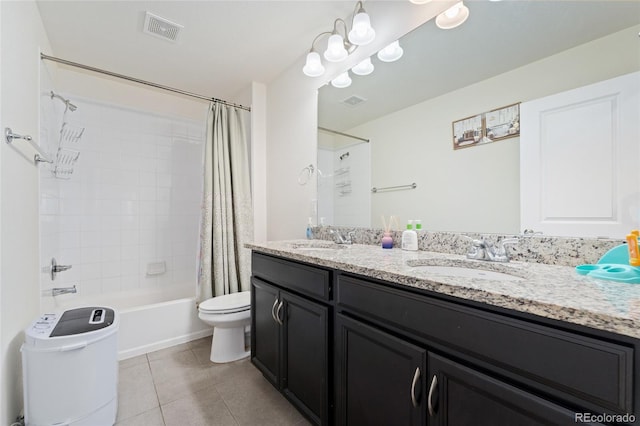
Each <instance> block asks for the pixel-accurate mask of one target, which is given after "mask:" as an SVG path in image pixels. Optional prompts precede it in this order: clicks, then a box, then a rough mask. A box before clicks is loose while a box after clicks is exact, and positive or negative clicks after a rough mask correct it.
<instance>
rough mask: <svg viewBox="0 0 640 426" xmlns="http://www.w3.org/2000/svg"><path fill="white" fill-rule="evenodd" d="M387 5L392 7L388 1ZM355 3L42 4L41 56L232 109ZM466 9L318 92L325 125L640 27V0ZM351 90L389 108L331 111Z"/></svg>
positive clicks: (44, 0) (474, 0)
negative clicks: (459, 21) (47, 46)
mask: <svg viewBox="0 0 640 426" xmlns="http://www.w3.org/2000/svg"><path fill="white" fill-rule="evenodd" d="M369 1H370V2H374V1H375V2H378V1H380V2H384V1H383V0H369ZM385 1H386V0H385ZM394 1H395V2H396V3H397V4H396V5H393V4H392V2H394ZM355 3H356V2H355V1H351V0H340V1H326V0H324V1H313V0H288V1H276V0H273V1H271V0H252V1H243V0H231V1H221V0H206V1H186V0H174V1H167V0H159V1H79V0H76V1H57V0H39V1H38V2H37V4H38V7H39V10H40V14H41V17H42V21H43V24H44V27H45V31H46V32H47V35H48V38H49V41H50V43H51V47H52V50H53V51H52V52H46V53H51V54H52V55H53V56H56V57H59V58H62V59H66V60H69V61H73V62H79V63H82V64H85V65H89V66H92V67H97V68H102V69H105V70H108V71H112V72H115V73H119V74H124V75H129V76H132V77H136V78H138V79H142V80H148V81H152V82H154V83H159V84H162V85H166V86H170V87H175V88H178V89H182V90H186V91H189V92H194V93H199V94H202V95H205V96H210V97H215V98H221V99H226V100H231V101H233V100H234V99H236V97H237V96H238V95H239V94H241V93H242V92H243V91H245V90H246V89H247V87H249V85H250V83H251V82H252V81H258V82H262V83H266V84H268V83H270V82H271V81H273V80H274V79H275V78H276V77H277V76H279V75H280V74H281V73H283V72H284V71H285V70H287V69H288V68H290V67H291V66H292V65H293V64H294V63H296V62H301V60H302V58H303V57H304V55H305V54H306V53H307V52H308V50H309V48H310V45H311V41H312V40H313V39H314V37H315V36H316V35H317V34H319V33H320V32H323V31H327V30H330V28H331V25H332V23H333V21H334V19H335V18H336V17H342V18H344V19H347V18H349V17H350V16H351V14H352V13H353V8H354V6H355ZM387 3H390V4H391V6H392V7H393V8H394V10H399V9H395V8H400V7H404V8H405V9H406V7H407V6H406V5H407V4H409V2H408V1H406V0H391V1H387ZM466 4H467V5H468V7H469V9H470V11H471V13H470V17H469V19H468V20H467V22H466V23H465V24H463V25H462V26H461V27H458V28H456V29H453V30H448V31H443V30H439V29H437V28H436V27H435V24H434V23H433V22H427V23H426V24H424V25H422V26H421V27H420V28H418V29H417V30H415V31H413V32H412V33H410V34H409V35H408V36H405V38H404V39H403V41H402V44H403V47H404V49H405V55H404V56H403V58H402V59H401V60H400V61H398V62H395V63H392V64H383V63H380V62H377V59H374V63H375V64H376V70H375V71H374V74H373V75H371V76H367V77H354V84H353V85H352V86H351V87H350V88H349V89H341V90H338V89H333V88H327V89H329V90H327V89H325V88H323V89H322V90H321V94H322V95H321V98H322V99H323V102H324V101H325V100H327V101H328V103H327V104H326V105H323V104H321V105H320V114H319V115H320V120H321V121H320V124H321V125H328V126H329V127H333V128H335V129H337V130H341V129H342V130H344V129H349V128H351V127H353V126H354V125H356V124H358V123H361V122H364V121H368V120H370V119H372V118H374V117H376V116H380V115H384V114H385V111H387V112H388V111H393V110H397V109H398V107H399V105H401V104H402V105H405V106H406V105H411V104H415V103H417V102H420V101H422V100H424V99H427V98H430V97H434V96H437V95H439V94H442V93H446V92H448V91H450V90H452V89H454V88H457V87H461V86H464V85H468V84H471V83H473V82H475V81H479V80H482V79H485V78H487V77H488V76H491V75H495V74H497V73H500V72H504V71H506V70H509V69H512V68H514V67H517V66H520V65H523V64H526V63H529V62H532V61H534V60H536V59H539V58H542V57H545V56H548V55H550V54H553V53H556V52H559V51H561V50H565V49H567V48H570V47H572V46H575V45H577V44H581V43H584V42H587V41H589V40H592V39H595V38H598V37H601V36H602V35H604V34H608V33H610V32H612V31H615V30H617V29H622V28H626V27H629V26H631V25H634V24H637V23H638V22H639V21H640V0H630V1H629V0H628V1H622V2H617V1H612V0H605V1H590V0H580V1H567V0H554V1H543V0H530V1H526V0H522V1H518V0H513V1H502V2H489V1H486V0H466ZM365 5H366V3H365ZM375 6H376V3H372V4H370V7H368V8H369V12H370V13H371V15H372V17H371V19H372V24H373V25H374V27H375V26H376V22H378V23H380V22H389V20H391V19H392V18H393V17H390V16H375V10H376V7H375ZM413 7H418V6H415V5H413ZM146 11H149V12H151V13H153V14H155V15H158V16H160V17H163V18H166V19H168V20H171V21H173V22H176V23H178V24H180V25H183V26H184V29H183V30H182V31H181V35H180V39H179V41H178V42H175V43H174V42H169V41H166V40H163V39H160V38H157V37H154V36H150V35H148V34H145V33H143V32H142V27H143V23H144V15H145V12H146ZM385 20H386V21H385ZM569 24H570V25H569ZM379 29H380V28H379ZM381 30H384V28H383V29H381ZM379 32H380V33H384V31H379ZM301 73H302V72H301ZM303 78H305V77H303ZM381 78H382V79H386V80H395V82H396V83H397V85H396V86H388V87H387V89H385V90H386V91H385V90H383V91H380V88H381V87H382V86H385V87H386V84H385V85H382V84H381V83H380V81H379V79H381ZM373 89H375V90H373ZM352 94H356V95H359V96H362V97H364V98H368V99H369V98H375V97H378V98H381V99H384V100H385V102H383V103H380V104H382V106H375V103H374V102H367V103H364V104H361V106H359V107H357V109H355V108H351V107H345V106H344V105H343V104H340V105H339V107H336V105H337V102H338V101H342V100H343V99H345V98H347V97H349V96H351V95H352ZM393 94H400V95H402V96H401V98H402V99H397V100H393V99H394V98H393V96H392V95H393ZM327 95H328V97H327ZM350 109H351V110H350ZM350 113H352V114H350ZM328 123H330V124H328Z"/></svg>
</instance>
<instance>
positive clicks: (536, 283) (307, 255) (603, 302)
mask: <svg viewBox="0 0 640 426" xmlns="http://www.w3.org/2000/svg"><path fill="white" fill-rule="evenodd" d="M310 245H311V246H312V247H309V246H310ZM313 246H323V247H324V246H326V247H335V246H336V245H334V244H333V243H331V242H327V241H321V240H311V242H310V241H309V240H289V241H271V242H265V243H250V244H247V245H246V247H247V248H249V249H252V250H254V251H257V252H261V253H266V254H272V255H276V256H281V257H285V258H289V259H292V260H298V261H302V262H307V263H311V264H316V265H318V266H324V267H328V268H333V269H339V270H342V271H345V272H352V273H354V274H359V275H363V276H366V277H371V278H376V279H380V280H385V281H391V282H394V283H398V284H401V285H406V286H408V287H415V288H420V289H424V290H429V291H433V292H436V293H441V294H446V295H449V296H455V297H459V298H462V299H467V300H472V301H475V302H481V303H486V304H489V305H493V306H499V307H503V308H507V309H513V310H516V311H520V312H527V313H530V314H535V315H539V316H542V317H546V318H552V319H556V320H560V321H566V322H570V323H574V324H580V325H584V326H587V327H591V328H595V329H599V330H606V331H610V332H614V333H618V334H622V335H627V336H631V337H635V338H640V285H637V284H636V285H634V284H625V283H618V282H614V281H605V280H599V279H594V278H590V277H585V276H581V275H578V274H577V273H576V272H575V270H574V268H573V267H570V266H557V265H546V264H540V263H528V262H509V263H494V262H486V261H481V260H477V261H476V260H469V259H466V258H465V257H464V256H460V255H454V254H445V253H436V252H429V251H417V252H410V251H404V250H401V249H398V248H394V249H387V250H383V249H382V248H380V247H379V246H377V245H376V246H374V245H360V244H353V245H348V246H347V245H344V246H339V247H340V248H335V249H332V248H324V249H323V248H320V249H317V248H314V247H313ZM411 265H414V266H411ZM420 265H432V266H433V265H435V266H464V267H467V268H469V267H470V268H477V269H481V270H486V271H493V272H500V273H506V274H508V276H504V275H503V276H499V277H498V278H499V279H497V280H496V279H492V277H490V274H488V275H487V276H486V277H479V276H476V277H474V276H471V277H464V276H456V277H453V276H449V275H443V274H441V273H438V272H437V271H436V272H434V270H433V268H423V267H420ZM436 269H437V268H436ZM480 272H481V273H482V271H480Z"/></svg>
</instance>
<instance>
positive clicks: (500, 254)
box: [467, 238, 519, 262]
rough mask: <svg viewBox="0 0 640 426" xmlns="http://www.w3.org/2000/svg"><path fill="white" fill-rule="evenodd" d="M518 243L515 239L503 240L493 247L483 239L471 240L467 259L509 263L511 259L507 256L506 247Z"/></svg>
mask: <svg viewBox="0 0 640 426" xmlns="http://www.w3.org/2000/svg"><path fill="white" fill-rule="evenodd" d="M518 242H519V241H518V239H517V238H505V239H504V240H501V241H498V243H496V245H493V244H491V242H490V241H487V240H485V239H484V238H480V239H479V240H472V241H471V246H470V247H469V251H468V252H467V259H477V260H486V261H489V262H509V261H510V260H511V257H510V256H509V251H508V250H507V246H508V245H513V244H518Z"/></svg>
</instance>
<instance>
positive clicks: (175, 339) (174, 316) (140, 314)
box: [43, 288, 213, 360]
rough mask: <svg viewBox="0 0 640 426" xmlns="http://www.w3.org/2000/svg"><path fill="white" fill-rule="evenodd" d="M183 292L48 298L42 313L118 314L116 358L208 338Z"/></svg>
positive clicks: (206, 329)
mask: <svg viewBox="0 0 640 426" xmlns="http://www.w3.org/2000/svg"><path fill="white" fill-rule="evenodd" d="M185 293H195V290H193V291H188V292H185V290H184V288H183V289H177V290H175V291H168V289H167V290H163V291H161V292H155V293H154V292H149V291H147V292H140V291H138V292H119V293H115V294H100V295H98V294H96V295H91V296H85V297H82V296H80V295H78V294H69V295H63V296H56V297H55V298H53V297H51V296H50V297H48V298H46V299H49V300H43V308H44V311H47V312H51V311H62V310H65V309H71V308H76V307H81V306H108V307H111V308H114V309H117V310H118V312H119V314H120V329H119V331H118V359H120V360H123V359H127V358H132V357H134V356H138V355H142V354H145V353H147V352H153V351H156V350H158V349H164V348H168V347H170V346H174V345H178V344H180V343H185V342H188V341H191V340H196V339H199V338H202V337H206V336H209V335H210V334H211V333H212V331H213V330H212V328H211V327H209V326H207V325H206V324H205V323H203V322H202V321H201V320H200V318H198V310H197V309H196V300H195V297H189V296H187V297H185Z"/></svg>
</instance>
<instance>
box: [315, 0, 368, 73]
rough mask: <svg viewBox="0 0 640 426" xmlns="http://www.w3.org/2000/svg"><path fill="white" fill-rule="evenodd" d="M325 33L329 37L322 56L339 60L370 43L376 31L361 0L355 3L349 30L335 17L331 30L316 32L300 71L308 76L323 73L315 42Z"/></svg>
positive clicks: (331, 60)
mask: <svg viewBox="0 0 640 426" xmlns="http://www.w3.org/2000/svg"><path fill="white" fill-rule="evenodd" d="M339 24H342V25H339ZM325 35H329V38H328V40H327V48H326V50H325V51H324V53H323V55H322V56H324V59H325V60H327V61H329V62H341V61H344V60H345V59H346V58H347V57H348V56H349V55H350V54H351V53H353V51H354V50H355V49H356V48H357V47H358V46H364V45H365V44H368V43H371V42H372V41H373V39H374V38H375V36H376V32H375V31H374V29H373V28H372V27H371V19H370V18H369V15H368V14H367V12H366V11H365V10H364V7H363V6H362V1H359V2H358V3H356V7H355V8H354V13H353V18H352V19H351V31H349V29H348V27H347V24H346V22H345V21H344V20H342V19H340V18H337V19H336V20H335V21H334V22H333V30H332V31H325V32H322V33H320V34H318V35H317V36H316V38H315V39H314V40H313V42H312V43H311V49H310V50H309V53H308V54H307V60H306V62H305V65H304V67H303V68H302V72H303V73H304V74H305V75H307V76H309V77H320V76H321V75H323V74H324V71H325V69H324V66H323V65H322V61H321V58H320V54H319V53H318V52H317V50H316V47H315V44H316V42H317V41H318V40H319V39H320V38H322V37H323V36H325Z"/></svg>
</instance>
